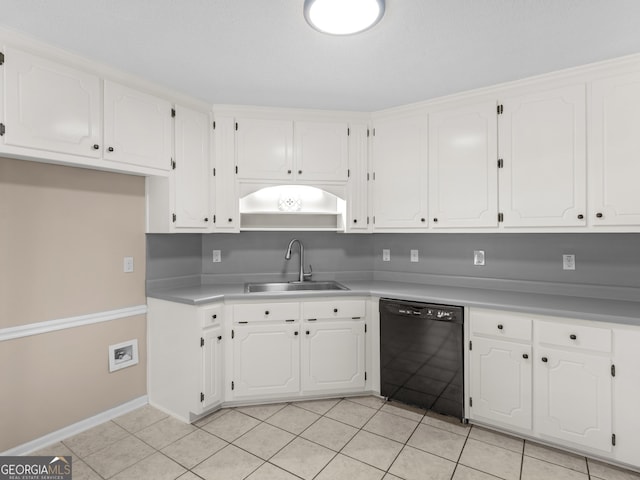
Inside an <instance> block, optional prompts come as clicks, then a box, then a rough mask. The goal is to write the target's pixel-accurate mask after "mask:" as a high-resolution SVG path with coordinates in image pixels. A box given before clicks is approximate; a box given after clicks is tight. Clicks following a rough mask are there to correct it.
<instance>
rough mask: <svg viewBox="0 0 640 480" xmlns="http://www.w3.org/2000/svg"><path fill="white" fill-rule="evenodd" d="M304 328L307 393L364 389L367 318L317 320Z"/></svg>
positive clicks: (303, 347)
mask: <svg viewBox="0 0 640 480" xmlns="http://www.w3.org/2000/svg"><path fill="white" fill-rule="evenodd" d="M302 330H303V331H302V351H301V365H302V390H303V391H304V392H312V391H349V390H354V389H364V384H365V378H364V377H365V351H364V336H365V333H364V321H361V320H360V321H353V320H343V321H326V322H324V321H318V322H314V323H306V324H304V325H303V327H302Z"/></svg>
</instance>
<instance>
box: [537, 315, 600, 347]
mask: <svg viewBox="0 0 640 480" xmlns="http://www.w3.org/2000/svg"><path fill="white" fill-rule="evenodd" d="M535 328H536V338H537V341H538V343H544V344H547V345H556V346H559V347H575V348H584V349H587V350H595V351H597V352H611V330H610V329H608V328H600V327H587V326H585V325H573V324H569V323H552V322H536V326H535Z"/></svg>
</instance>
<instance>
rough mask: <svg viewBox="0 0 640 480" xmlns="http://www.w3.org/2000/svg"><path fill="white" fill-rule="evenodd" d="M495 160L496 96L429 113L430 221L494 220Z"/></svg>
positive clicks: (456, 224) (448, 224)
mask: <svg viewBox="0 0 640 480" xmlns="http://www.w3.org/2000/svg"><path fill="white" fill-rule="evenodd" d="M497 160H498V121H497V116H496V103H495V102H485V103H481V104H476V105H469V106H468V107H464V108H456V109H452V110H447V111H443V112H438V113H433V114H431V115H429V212H430V215H429V217H430V221H431V227H433V228H460V227H463V228H468V227H497V226H498V163H497Z"/></svg>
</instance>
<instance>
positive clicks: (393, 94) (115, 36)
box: [0, 0, 640, 111]
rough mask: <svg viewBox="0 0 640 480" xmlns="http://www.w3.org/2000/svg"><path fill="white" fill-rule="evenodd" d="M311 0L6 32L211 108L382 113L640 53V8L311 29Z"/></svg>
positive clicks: (167, 10) (247, 1)
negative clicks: (305, 11) (334, 31)
mask: <svg viewBox="0 0 640 480" xmlns="http://www.w3.org/2000/svg"><path fill="white" fill-rule="evenodd" d="M302 5H303V0H0V26H4V27H8V28H10V29H13V30H17V31H19V32H22V33H26V34H28V35H30V36H32V37H35V38H38V39H41V40H44V41H45V42H47V43H50V44H53V45H56V46H59V47H62V48H64V49H67V50H71V51H74V52H76V53H79V54H81V55H83V56H85V57H89V58H92V59H95V60H98V61H101V62H103V63H106V64H109V65H112V66H114V67H117V68H119V69H122V70H125V71H128V72H131V73H134V74H137V75H140V76H142V77H145V78H147V79H149V80H152V81H154V82H157V83H159V84H162V85H165V86H168V87H170V88H174V89H177V90H180V91H183V92H185V93H188V94H190V95H192V96H195V97H197V98H200V99H203V100H206V101H208V102H211V103H228V104H249V105H266V106H282V107H306V108H327V109H340V110H361V111H374V110H379V109H383V108H387V107H392V106H397V105H403V104H407V103H411V102H417V101H421V100H427V99H429V98H433V97H438V96H442V95H445V94H450V93H455V92H460V91H464V90H469V89H473V88H477V87H482V86H486V85H491V84H495V83H500V82H505V81H510V80H515V79H518V78H523V77H528V76H531V75H536V74H541V73H545V72H550V71H553V70H559V69H562V68H567V67H572V66H575V65H581V64H585V63H590V62H594V61H599V60H605V59H608V58H614V57H618V56H623V55H627V54H632V53H640V0H387V12H386V16H385V17H384V18H383V20H382V22H381V23H380V24H378V25H377V26H376V27H375V28H373V29H371V30H369V31H367V32H365V33H363V34H360V35H356V36H348V37H332V36H328V35H324V34H321V33H319V32H316V31H315V30H313V29H311V28H310V27H309V26H308V25H307V24H306V23H305V20H304V18H303V15H302Z"/></svg>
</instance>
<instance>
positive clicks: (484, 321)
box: [470, 309, 531, 341]
mask: <svg viewBox="0 0 640 480" xmlns="http://www.w3.org/2000/svg"><path fill="white" fill-rule="evenodd" d="M470 316H471V333H472V334H473V335H489V336H492V337H497V338H505V339H512V340H524V341H531V318H530V317H528V316H526V315H524V314H518V313H513V312H503V311H501V310H473V309H472V310H471V314H470Z"/></svg>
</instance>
